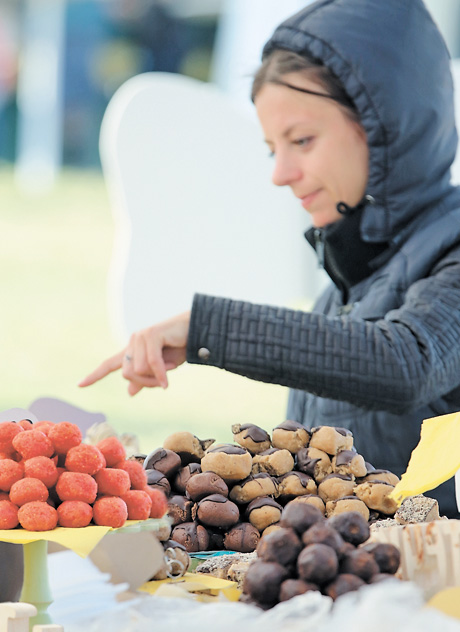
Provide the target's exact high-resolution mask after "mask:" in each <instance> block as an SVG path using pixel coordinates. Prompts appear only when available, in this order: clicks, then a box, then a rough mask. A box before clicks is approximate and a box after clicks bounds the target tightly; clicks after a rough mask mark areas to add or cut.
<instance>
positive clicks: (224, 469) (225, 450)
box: [201, 444, 252, 483]
mask: <svg viewBox="0 0 460 632" xmlns="http://www.w3.org/2000/svg"><path fill="white" fill-rule="evenodd" d="M201 469H202V471H203V472H215V473H216V474H218V475H219V476H221V477H222V478H223V479H224V481H225V482H226V483H228V482H237V481H242V480H243V479H244V478H247V477H248V476H249V474H250V473H251V469H252V456H251V455H250V454H249V452H248V451H247V450H246V449H245V448H243V447H241V446H239V445H232V444H224V445H219V446H217V447H215V448H210V449H209V450H208V451H207V452H206V454H205V455H204V456H203V458H202V459H201Z"/></svg>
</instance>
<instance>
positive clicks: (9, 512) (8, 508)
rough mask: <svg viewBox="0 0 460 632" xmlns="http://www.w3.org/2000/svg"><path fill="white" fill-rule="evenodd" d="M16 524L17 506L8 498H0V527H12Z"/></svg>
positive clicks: (17, 522)
mask: <svg viewBox="0 0 460 632" xmlns="http://www.w3.org/2000/svg"><path fill="white" fill-rule="evenodd" d="M18 524H19V520H18V506H17V505H15V504H14V503H12V502H11V501H10V500H0V529H14V528H15V527H17V526H18Z"/></svg>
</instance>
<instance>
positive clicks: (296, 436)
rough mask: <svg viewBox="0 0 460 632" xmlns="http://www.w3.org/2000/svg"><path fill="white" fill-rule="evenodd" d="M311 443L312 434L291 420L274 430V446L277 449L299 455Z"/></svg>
mask: <svg viewBox="0 0 460 632" xmlns="http://www.w3.org/2000/svg"><path fill="white" fill-rule="evenodd" d="M309 441H310V433H309V432H308V430H307V429H306V428H305V426H302V424H299V423H298V422H297V421H291V420H290V419H288V420H286V421H283V423H281V424H279V425H278V426H276V428H273V431H272V445H273V446H274V447H275V448H280V449H285V450H289V452H292V454H297V452H298V451H299V450H300V449H301V448H305V447H306V446H307V445H308V442H309Z"/></svg>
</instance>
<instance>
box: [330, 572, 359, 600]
mask: <svg viewBox="0 0 460 632" xmlns="http://www.w3.org/2000/svg"><path fill="white" fill-rule="evenodd" d="M364 585H365V582H364V580H362V579H361V578H360V577H358V576H357V575H351V574H349V573H340V575H337V577H336V578H335V579H334V580H333V581H332V582H331V583H330V584H328V585H327V586H326V587H325V588H324V590H323V593H324V594H325V595H327V596H328V597H331V599H333V600H334V601H335V600H336V599H337V597H340V595H344V594H345V593H347V592H351V591H352V590H358V588H361V586H364Z"/></svg>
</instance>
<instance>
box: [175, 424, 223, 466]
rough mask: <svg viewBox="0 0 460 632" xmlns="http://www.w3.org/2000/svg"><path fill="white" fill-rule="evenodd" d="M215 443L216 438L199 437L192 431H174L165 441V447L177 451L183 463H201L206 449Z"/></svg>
mask: <svg viewBox="0 0 460 632" xmlns="http://www.w3.org/2000/svg"><path fill="white" fill-rule="evenodd" d="M213 443H214V439H204V440H201V439H198V437H196V436H195V435H194V434H192V433H191V432H185V431H184V432H173V434H171V435H169V436H168V437H166V439H165V440H164V441H163V448H165V449H166V450H172V451H173V452H176V453H177V454H178V455H179V456H180V458H181V462H182V465H187V463H191V462H194V463H199V462H200V459H201V458H202V457H203V456H204V453H205V450H207V449H208V448H209V446H211V445H212V444H213Z"/></svg>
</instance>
